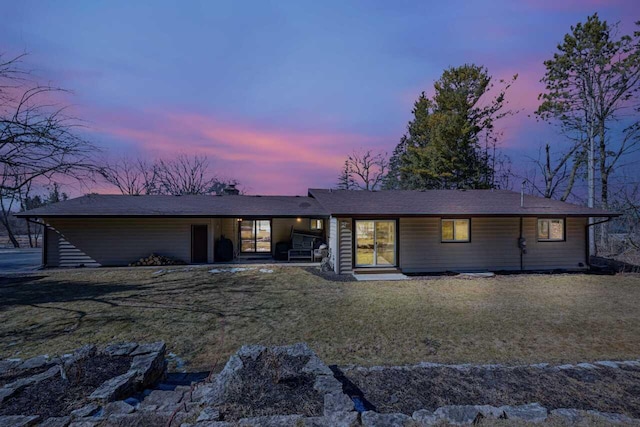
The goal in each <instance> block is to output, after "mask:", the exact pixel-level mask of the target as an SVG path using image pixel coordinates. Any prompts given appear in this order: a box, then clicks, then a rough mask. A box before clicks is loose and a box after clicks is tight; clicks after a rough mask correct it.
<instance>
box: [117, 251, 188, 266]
mask: <svg viewBox="0 0 640 427" xmlns="http://www.w3.org/2000/svg"><path fill="white" fill-rule="evenodd" d="M184 264H186V262H184V261H182V260H179V259H175V258H170V257H167V256H163V255H158V254H151V255H149V256H148V257H146V258H140V259H139V260H138V261H136V262H132V263H131V264H129V267H144V266H160V265H184Z"/></svg>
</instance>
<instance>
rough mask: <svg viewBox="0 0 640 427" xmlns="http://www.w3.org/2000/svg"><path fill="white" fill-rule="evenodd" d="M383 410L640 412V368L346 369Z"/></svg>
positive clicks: (369, 397)
mask: <svg viewBox="0 0 640 427" xmlns="http://www.w3.org/2000/svg"><path fill="white" fill-rule="evenodd" d="M343 371H344V374H345V376H346V377H347V378H348V379H349V380H350V381H351V382H353V383H354V384H355V385H356V386H357V387H358V388H359V389H360V390H361V391H362V393H363V395H364V397H365V398H366V399H367V400H368V401H369V402H371V404H372V405H373V406H374V407H375V408H376V410H377V411H378V412H382V413H391V412H402V413H405V414H408V415H411V414H412V413H413V412H414V411H417V410H419V409H429V410H432V411H433V410H435V409H437V408H438V407H441V406H445V405H493V406H502V405H523V404H527V403H531V402H538V403H540V404H541V405H542V406H544V407H546V408H548V409H557V408H575V409H587V410H588V409H595V410H598V411H602V412H614V413H622V414H625V415H628V416H629V417H632V418H640V368H633V367H624V368H619V369H614V368H605V367H598V368H597V369H567V370H552V369H549V368H534V367H522V368H508V369H506V368H495V369H487V368H483V367H473V368H469V369H465V370H461V369H455V368H450V367H429V368H421V367H415V368H411V369H403V370H400V369H391V368H390V369H383V370H359V369H344V370H343Z"/></svg>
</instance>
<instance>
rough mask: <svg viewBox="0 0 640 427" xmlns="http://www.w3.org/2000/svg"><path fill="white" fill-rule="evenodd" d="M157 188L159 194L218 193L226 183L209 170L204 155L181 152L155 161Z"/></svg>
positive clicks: (207, 160)
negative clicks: (166, 158) (171, 157)
mask: <svg viewBox="0 0 640 427" xmlns="http://www.w3.org/2000/svg"><path fill="white" fill-rule="evenodd" d="M155 174H156V179H157V188H158V191H159V192H160V193H161V194H173V195H184V194H218V193H220V192H221V191H222V189H224V187H225V186H226V183H225V182H224V181H222V180H220V179H218V178H217V177H216V176H215V175H214V174H212V173H211V171H210V162H209V159H208V158H207V157H206V156H199V155H196V156H187V155H184V154H181V155H179V156H177V157H176V158H175V159H172V160H163V159H160V160H157V161H156V163H155Z"/></svg>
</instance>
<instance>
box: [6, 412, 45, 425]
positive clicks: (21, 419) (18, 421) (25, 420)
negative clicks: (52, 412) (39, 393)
mask: <svg viewBox="0 0 640 427" xmlns="http://www.w3.org/2000/svg"><path fill="white" fill-rule="evenodd" d="M39 419H40V417H39V416H38V415H4V416H0V427H29V426H34V425H36V423H37V422H38V420H39Z"/></svg>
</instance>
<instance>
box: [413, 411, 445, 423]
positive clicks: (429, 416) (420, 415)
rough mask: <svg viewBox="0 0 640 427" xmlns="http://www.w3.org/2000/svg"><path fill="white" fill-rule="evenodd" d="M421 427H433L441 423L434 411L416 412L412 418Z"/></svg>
mask: <svg viewBox="0 0 640 427" xmlns="http://www.w3.org/2000/svg"><path fill="white" fill-rule="evenodd" d="M411 418H413V420H414V421H415V422H416V423H418V425H420V426H433V425H436V424H437V423H439V422H440V421H438V417H437V416H436V414H434V413H433V412H432V411H429V410H427V409H420V410H419V411H415V412H414V413H413V416H412V417H411Z"/></svg>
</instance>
